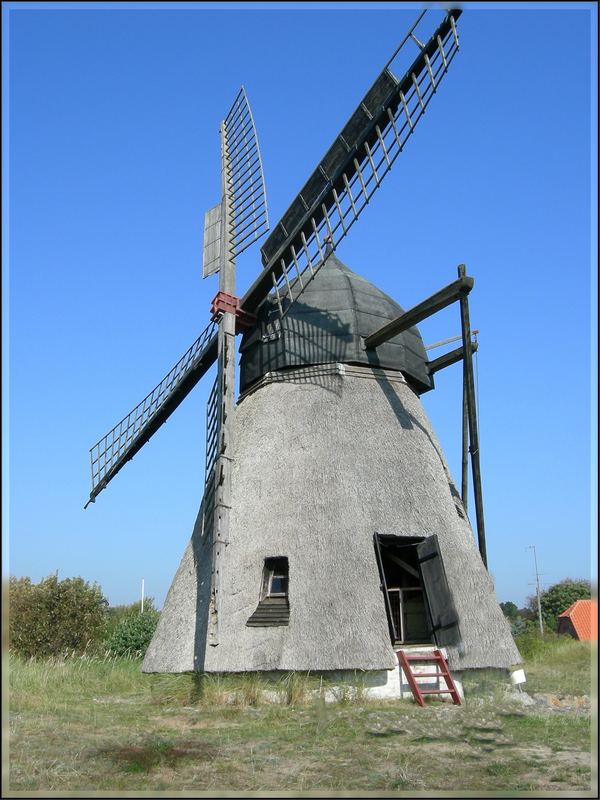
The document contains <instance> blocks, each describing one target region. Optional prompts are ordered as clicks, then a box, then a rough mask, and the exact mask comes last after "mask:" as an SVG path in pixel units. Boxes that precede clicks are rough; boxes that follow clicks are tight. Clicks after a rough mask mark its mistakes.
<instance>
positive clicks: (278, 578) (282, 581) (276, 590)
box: [262, 558, 289, 598]
mask: <svg viewBox="0 0 600 800" xmlns="http://www.w3.org/2000/svg"><path fill="white" fill-rule="evenodd" d="M288 577H289V567H288V560H287V558H266V559H265V568H264V577H263V592H262V596H263V598H265V597H287V594H288Z"/></svg>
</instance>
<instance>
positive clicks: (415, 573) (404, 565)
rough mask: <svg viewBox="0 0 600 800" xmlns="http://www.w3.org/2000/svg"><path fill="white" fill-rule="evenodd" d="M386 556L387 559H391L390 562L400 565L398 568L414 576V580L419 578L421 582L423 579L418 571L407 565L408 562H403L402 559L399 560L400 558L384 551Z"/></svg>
mask: <svg viewBox="0 0 600 800" xmlns="http://www.w3.org/2000/svg"><path fill="white" fill-rule="evenodd" d="M384 556H385V558H389V559H390V561H393V562H394V563H396V564H398V566H400V567H402V569H405V570H406V571H407V572H408V574H409V575H412V576H413V577H414V578H419V580H420V579H421V576H420V575H419V573H418V571H417V570H416V569H415V568H414V567H411V566H410V564H407V563H406V561H402V559H401V558H398V556H395V555H393V554H392V553H388V552H387V551H386V550H384Z"/></svg>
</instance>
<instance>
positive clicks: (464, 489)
mask: <svg viewBox="0 0 600 800" xmlns="http://www.w3.org/2000/svg"><path fill="white" fill-rule="evenodd" d="M460 493H461V497H462V504H463V506H464V508H465V512H467V510H468V505H469V408H468V405H467V381H466V370H465V366H464V361H463V383H462V480H461V490H460Z"/></svg>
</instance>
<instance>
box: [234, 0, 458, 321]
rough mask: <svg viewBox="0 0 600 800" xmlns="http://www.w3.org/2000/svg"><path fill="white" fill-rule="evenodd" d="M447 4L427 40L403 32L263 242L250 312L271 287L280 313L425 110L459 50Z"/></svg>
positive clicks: (247, 304) (248, 298)
mask: <svg viewBox="0 0 600 800" xmlns="http://www.w3.org/2000/svg"><path fill="white" fill-rule="evenodd" d="M460 14H461V11H460V9H451V10H450V11H449V12H448V14H447V15H446V17H445V18H444V20H443V21H442V23H441V24H440V26H439V27H438V28H437V30H436V31H435V32H434V33H433V34H432V36H431V37H430V39H429V40H428V42H427V43H426V44H424V45H422V44H421V43H420V42H419V41H418V40H417V39H416V37H415V36H414V35H413V33H412V32H413V30H414V29H415V27H416V25H417V24H418V22H419V21H420V19H421V18H422V16H423V14H421V16H420V17H419V18H418V19H417V22H416V23H415V25H413V27H412V28H411V30H410V31H409V33H408V34H407V35H406V37H405V38H404V40H403V41H402V43H401V44H400V46H399V47H398V49H397V50H396V52H395V53H394V55H393V56H392V58H391V59H390V60H389V61H388V63H387V64H386V66H385V67H384V69H383V71H382V72H381V73H380V75H379V76H378V78H377V79H376V81H375V83H374V84H373V85H372V86H371V88H370V89H369V91H368V92H367V94H366V95H365V96H364V98H363V99H362V101H361V102H360V104H359V105H358V107H357V108H356V110H355V111H354V113H353V114H352V116H351V117H350V119H349V120H348V122H347V123H346V125H345V126H344V128H343V129H342V131H341V133H340V134H339V135H338V137H337V138H336V140H335V142H334V143H333V145H332V146H331V147H330V149H329V150H328V151H327V153H326V155H325V157H324V158H323V159H322V160H321V162H320V163H319V165H318V166H317V168H316V169H315V171H314V172H313V174H312V175H311V177H310V178H309V179H308V181H307V182H306V184H305V185H304V187H303V189H302V190H301V192H300V193H299V194H298V196H297V197H296V199H295V200H294V201H293V203H292V204H291V206H290V207H289V208H288V210H287V211H286V212H285V214H284V215H283V217H282V218H281V220H280V222H279V223H278V224H277V225H276V226H275V228H274V229H273V232H272V233H271V235H270V236H269V238H268V239H267V240H266V242H265V243H264V245H263V247H262V258H263V263H264V264H265V268H264V269H263V272H262V273H261V275H260V276H259V277H258V278H257V280H256V281H255V282H254V284H253V285H252V286H251V287H250V289H249V290H248V292H247V293H246V295H245V296H244V298H243V300H242V306H243V308H244V309H245V310H246V311H248V312H251V313H253V312H255V311H256V309H257V308H258V306H259V305H260V304H261V303H262V302H263V301H264V299H265V298H266V297H267V295H268V294H269V293H271V292H274V295H275V298H276V300H277V304H278V307H279V312H280V314H281V316H283V315H284V314H285V313H286V311H287V309H288V308H289V307H290V305H291V304H292V303H293V302H294V301H295V300H296V299H297V298H298V296H299V295H300V294H301V292H302V291H303V290H304V287H305V286H306V284H307V283H308V282H309V281H310V280H311V279H312V278H313V277H314V275H315V274H316V272H317V271H318V269H319V268H320V267H321V266H322V265H323V263H324V262H325V260H326V258H327V256H328V255H329V253H330V252H331V251H332V249H333V248H335V246H336V245H337V244H338V243H339V242H340V241H341V240H342V238H343V237H344V236H345V235H346V234H347V233H348V231H349V229H350V228H351V227H352V225H353V224H354V222H356V220H357V219H358V217H359V215H360V213H361V212H362V210H363V209H364V208H365V206H366V205H367V203H368V202H369V200H370V198H371V196H372V195H373V193H374V192H375V191H376V190H377V189H378V188H379V186H380V184H381V181H382V180H383V178H384V177H385V175H386V174H387V173H388V172H389V170H390V169H391V167H392V164H393V163H394V161H395V159H396V158H397V157H398V155H399V153H401V152H402V149H403V147H404V145H405V143H406V141H407V140H408V138H409V137H410V136H411V134H412V133H413V131H414V129H415V126H416V124H417V123H418V121H419V120H420V119H421V117H422V116H423V114H424V113H425V109H426V108H427V105H428V104H429V102H430V101H431V98H432V97H433V95H434V94H435V92H436V90H437V88H438V86H439V83H440V81H441V80H442V78H443V77H444V75H445V74H446V72H447V71H448V67H449V65H450V63H451V62H452V60H453V58H454V56H455V55H456V53H457V52H458V33H457V30H456V24H455V22H456V20H457V19H458V17H459V16H460ZM409 39H410V40H411V41H412V42H415V43H416V44H417V47H418V48H419V54H418V55H417V57H416V58H415V60H414V61H413V63H412V64H411V66H410V67H409V68H408V70H407V71H406V72H405V74H404V77H403V78H402V79H398V78H397V77H396V76H395V75H394V73H393V72H392V68H393V66H394V64H395V63H397V60H398V57H399V53H400V51H401V50H402V48H403V46H404V45H405V44H406V43H407V42H408V41H409Z"/></svg>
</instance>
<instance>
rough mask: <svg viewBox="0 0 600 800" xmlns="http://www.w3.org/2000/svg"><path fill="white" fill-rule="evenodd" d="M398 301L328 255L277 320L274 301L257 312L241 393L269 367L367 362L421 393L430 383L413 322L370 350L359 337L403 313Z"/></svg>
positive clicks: (245, 345)
mask: <svg viewBox="0 0 600 800" xmlns="http://www.w3.org/2000/svg"><path fill="white" fill-rule="evenodd" d="M403 311H404V309H402V308H401V307H400V306H399V305H398V303H396V302H395V301H394V300H392V299H391V298H390V297H388V295H386V294H384V292H382V291H381V290H380V289H377V288H376V287H375V286H373V284H372V283H370V282H369V281H367V280H365V279H364V278H361V277H360V275H357V274H356V273H354V272H352V270H350V269H349V268H348V267H347V266H346V265H345V264H342V262H341V261H340V260H339V259H338V258H336V256H335V254H333V253H332V254H331V255H330V256H329V257H328V259H327V261H326V262H325V264H324V266H323V267H322V268H321V270H320V271H319V272H318V273H317V275H316V276H315V278H314V280H313V281H311V283H310V284H309V285H308V286H307V287H306V289H305V290H304V292H303V293H302V295H301V297H300V298H299V299H298V300H297V301H296V302H295V303H294V304H293V305H292V306H291V308H290V309H289V311H288V312H287V314H286V315H285V316H284V317H283V319H280V317H279V310H278V308H277V304H276V303H275V301H274V300H273V301H271V299H270V298H268V299H267V301H266V302H265V303H263V304H262V306H261V307H260V309H259V311H258V321H257V325H256V326H255V327H254V328H252V329H251V330H249V331H247V332H246V333H245V334H244V337H243V339H242V344H241V347H240V353H241V361H240V393H242V392H244V391H246V390H247V389H249V388H250V387H251V386H252V384H253V383H254V382H255V381H257V380H258V379H259V378H261V377H262V376H263V375H265V374H266V373H268V372H272V371H273V370H280V369H285V368H286V367H299V366H310V365H314V364H330V363H346V364H370V365H372V366H377V367H385V368H386V369H397V370H400V371H401V372H402V373H403V374H404V376H405V377H406V379H407V380H408V382H409V383H410V385H411V386H412V387H413V388H414V389H415V390H416V391H417V392H418V393H419V394H421V393H422V392H426V391H427V390H429V389H432V388H433V381H432V379H431V377H430V376H429V370H428V367H427V356H426V353H425V348H424V346H423V340H422V339H421V334H420V333H419V331H418V330H417V328H416V327H413V328H409V330H407V331H405V332H404V333H401V334H399V335H398V336H395V337H394V338H393V339H390V340H389V341H388V342H385V343H384V344H382V345H380V346H379V347H377V348H375V349H373V350H365V349H364V345H363V342H362V339H363V338H364V337H365V336H368V335H370V334H371V333H374V332H375V331H376V330H378V329H379V328H381V327H382V325H385V324H386V323H387V322H390V321H391V320H393V319H396V317H398V316H400V314H402V313H403Z"/></svg>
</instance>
